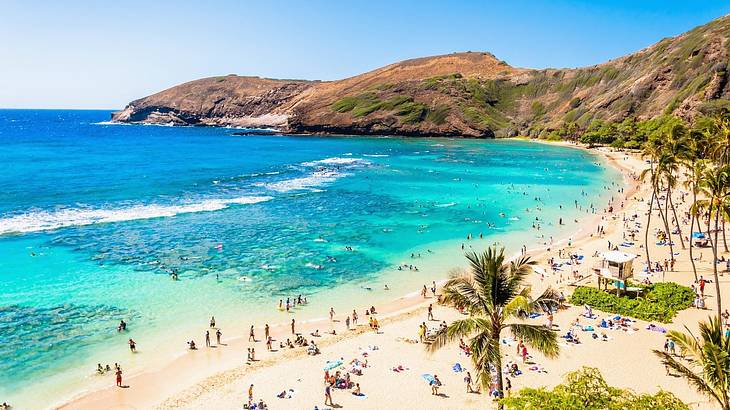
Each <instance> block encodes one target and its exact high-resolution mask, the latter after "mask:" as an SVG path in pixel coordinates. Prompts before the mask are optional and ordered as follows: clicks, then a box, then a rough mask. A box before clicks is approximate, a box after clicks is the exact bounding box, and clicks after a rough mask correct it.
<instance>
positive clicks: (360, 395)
mask: <svg viewBox="0 0 730 410" xmlns="http://www.w3.org/2000/svg"><path fill="white" fill-rule="evenodd" d="M352 395H353V396H355V397H357V398H358V399H367V398H368V395H367V394H365V393H360V394H354V393H353V394H352Z"/></svg>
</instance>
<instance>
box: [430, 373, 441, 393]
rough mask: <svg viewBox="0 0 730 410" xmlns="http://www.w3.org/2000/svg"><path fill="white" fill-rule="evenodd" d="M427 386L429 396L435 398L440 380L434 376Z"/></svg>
mask: <svg viewBox="0 0 730 410" xmlns="http://www.w3.org/2000/svg"><path fill="white" fill-rule="evenodd" d="M429 384H430V385H431V394H432V395H434V396H437V395H438V394H439V387H440V386H441V380H439V377H438V376H436V375H435V374H434V375H433V380H431V382H430V383H429Z"/></svg>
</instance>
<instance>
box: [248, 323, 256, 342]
mask: <svg viewBox="0 0 730 410" xmlns="http://www.w3.org/2000/svg"><path fill="white" fill-rule="evenodd" d="M248 341H249V342H255V341H256V335H255V334H254V330H253V325H251V330H249V331H248Z"/></svg>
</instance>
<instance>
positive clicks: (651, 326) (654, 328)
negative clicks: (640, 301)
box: [646, 323, 667, 333]
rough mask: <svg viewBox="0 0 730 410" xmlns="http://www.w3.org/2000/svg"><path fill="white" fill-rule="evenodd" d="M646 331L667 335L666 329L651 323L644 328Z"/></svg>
mask: <svg viewBox="0 0 730 410" xmlns="http://www.w3.org/2000/svg"><path fill="white" fill-rule="evenodd" d="M646 329H647V330H651V331H652V332H659V333H667V329H666V328H663V327H661V326H657V325H655V324H653V323H650V324H649V326H647V327H646Z"/></svg>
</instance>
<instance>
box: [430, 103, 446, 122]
mask: <svg viewBox="0 0 730 410" xmlns="http://www.w3.org/2000/svg"><path fill="white" fill-rule="evenodd" d="M449 111H450V108H449V106H448V105H445V104H439V105H437V106H435V107H433V108H432V109H430V110H429V111H428V114H427V115H426V119H427V120H429V121H431V122H432V123H434V124H436V125H441V124H443V123H445V122H446V116H448V115H449Z"/></svg>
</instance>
